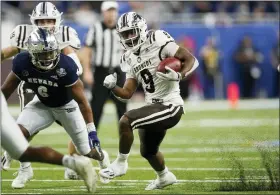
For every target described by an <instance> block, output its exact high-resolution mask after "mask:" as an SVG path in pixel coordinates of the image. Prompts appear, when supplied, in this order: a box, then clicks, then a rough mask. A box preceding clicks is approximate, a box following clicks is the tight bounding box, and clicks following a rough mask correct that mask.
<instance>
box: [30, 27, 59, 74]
mask: <svg viewBox="0 0 280 195" xmlns="http://www.w3.org/2000/svg"><path fill="white" fill-rule="evenodd" d="M26 44H27V48H28V52H29V53H30V55H31V57H32V63H33V65H34V66H35V67H36V68H39V69H41V70H51V69H53V68H54V67H55V66H56V65H57V63H58V61H59V56H60V55H59V54H60V49H59V44H58V41H57V40H56V37H55V35H54V34H53V33H51V32H50V31H49V30H47V29H42V28H36V29H35V30H33V31H32V32H31V33H30V35H29V37H28V40H27V42H26Z"/></svg>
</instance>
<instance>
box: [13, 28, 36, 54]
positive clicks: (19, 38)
mask: <svg viewBox="0 0 280 195" xmlns="http://www.w3.org/2000/svg"><path fill="white" fill-rule="evenodd" d="M32 29H33V27H32V25H27V24H23V25H17V26H16V27H15V28H14V29H13V31H12V33H11V34H10V44H11V46H13V47H17V48H19V49H26V45H25V43H26V41H27V38H28V36H29V34H30V33H31V32H32Z"/></svg>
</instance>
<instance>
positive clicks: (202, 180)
mask: <svg viewBox="0 0 280 195" xmlns="http://www.w3.org/2000/svg"><path fill="white" fill-rule="evenodd" d="M2 181H3V182H11V181H13V180H12V179H3V180H2ZM79 181H82V180H79ZM152 181H153V180H114V179H113V180H111V182H133V183H148V182H152ZM246 181H250V182H260V181H264V182H270V180H269V179H263V180H260V179H248V180H246ZM31 182H77V180H50V179H45V180H44V179H43V180H36V179H34V180H33V179H32V180H31ZM223 182H234V183H239V182H241V181H239V180H236V179H223V180H221V179H199V180H197V179H188V180H177V183H223ZM99 187H100V186H97V188H99ZM110 187H114V186H110ZM116 187H119V188H122V187H124V186H116ZM41 190H44V189H41ZM58 190H61V188H60V189H58Z"/></svg>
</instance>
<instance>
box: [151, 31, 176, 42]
mask: <svg viewBox="0 0 280 195" xmlns="http://www.w3.org/2000/svg"><path fill="white" fill-rule="evenodd" d="M155 39H156V43H157V44H158V45H159V46H162V45H165V44H166V43H167V42H170V41H174V39H173V37H171V35H170V34H168V33H167V32H166V31H164V30H157V31H155Z"/></svg>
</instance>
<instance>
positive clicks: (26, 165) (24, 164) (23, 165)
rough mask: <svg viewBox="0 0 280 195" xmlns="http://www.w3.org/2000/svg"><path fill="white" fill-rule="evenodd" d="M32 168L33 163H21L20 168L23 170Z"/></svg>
mask: <svg viewBox="0 0 280 195" xmlns="http://www.w3.org/2000/svg"><path fill="white" fill-rule="evenodd" d="M30 166H31V163H30V162H21V163H20V167H21V168H23V169H24V168H27V167H30Z"/></svg>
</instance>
